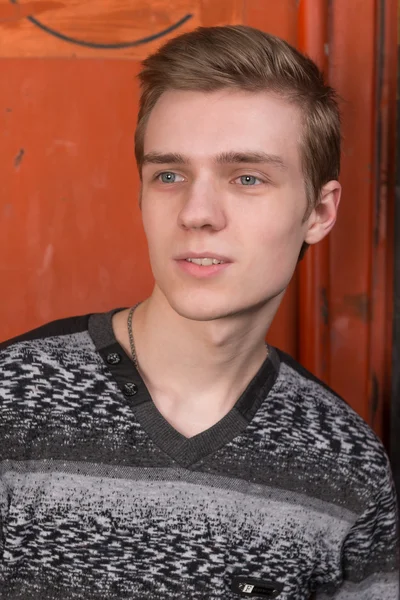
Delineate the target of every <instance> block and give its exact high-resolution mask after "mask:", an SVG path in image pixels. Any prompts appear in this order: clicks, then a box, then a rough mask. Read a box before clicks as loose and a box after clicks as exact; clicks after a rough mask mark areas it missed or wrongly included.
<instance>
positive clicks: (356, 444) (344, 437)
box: [276, 350, 389, 479]
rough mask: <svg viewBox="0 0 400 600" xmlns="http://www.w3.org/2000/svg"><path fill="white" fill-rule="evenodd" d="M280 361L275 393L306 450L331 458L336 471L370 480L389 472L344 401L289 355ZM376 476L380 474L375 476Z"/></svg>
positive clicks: (376, 443)
mask: <svg viewBox="0 0 400 600" xmlns="http://www.w3.org/2000/svg"><path fill="white" fill-rule="evenodd" d="M277 351H278V354H279V358H280V370H279V376H278V379H277V382H276V394H277V395H278V397H280V398H281V400H282V403H284V405H285V408H286V410H288V411H289V412H290V413H291V424H292V428H293V429H292V431H293V432H296V434H299V435H300V438H301V439H302V440H303V442H304V447H305V449H306V451H308V452H311V453H314V454H319V455H320V456H321V458H322V457H325V458H326V457H330V458H331V459H332V460H333V461H334V462H335V463H336V464H337V467H338V469H343V470H345V471H347V470H348V472H349V475H350V473H351V474H353V475H357V476H359V477H362V478H363V477H365V478H366V479H370V478H371V476H372V475H373V472H374V471H376V475H377V478H378V479H380V477H381V476H382V473H383V472H386V471H387V470H388V466H389V465H388V458H387V454H386V451H385V448H384V446H383V444H382V442H381V440H380V439H379V437H378V436H377V435H376V433H375V432H374V431H373V430H372V428H371V427H370V426H369V425H368V423H367V422H366V421H365V420H364V419H363V418H362V417H361V416H360V415H359V414H358V413H357V412H356V410H354V409H353V408H352V406H351V405H350V402H351V399H347V400H345V399H344V398H342V397H341V396H340V395H339V394H338V393H337V392H336V391H334V390H333V389H332V388H331V387H329V386H328V385H327V384H326V383H324V382H323V381H322V380H320V379H319V378H318V377H316V376H315V375H313V374H312V373H311V372H310V371H308V370H307V369H306V368H304V367H303V366H302V365H301V364H300V363H298V362H297V361H296V360H295V359H293V358H292V357H291V356H289V355H288V354H286V353H285V352H282V351H281V350H277ZM378 473H379V474H378Z"/></svg>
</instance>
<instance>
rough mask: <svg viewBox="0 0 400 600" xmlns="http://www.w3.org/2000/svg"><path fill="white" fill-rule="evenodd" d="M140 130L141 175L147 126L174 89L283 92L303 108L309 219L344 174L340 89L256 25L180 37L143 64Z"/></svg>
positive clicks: (138, 157) (137, 145) (204, 30)
mask: <svg viewBox="0 0 400 600" xmlns="http://www.w3.org/2000/svg"><path fill="white" fill-rule="evenodd" d="M139 80H140V84H141V96H140V105H139V114H138V121H137V128H136V133H135V155H136V161H137V165H138V168H139V173H141V168H142V161H143V152H144V150H143V146H144V134H145V129H146V124H147V121H148V119H149V116H150V113H151V111H152V109H153V108H154V106H155V104H156V102H157V100H158V99H159V98H160V96H161V95H162V94H163V93H164V92H166V91H168V90H191V91H201V92H213V91H217V90H221V89H224V88H231V89H235V90H246V91H254V92H259V91H268V92H271V93H274V94H279V95H280V96H281V97H282V98H285V99H287V100H288V101H289V102H292V103H294V104H295V105H297V106H298V107H299V108H300V109H301V114H302V125H303V130H302V136H301V139H300V153H301V163H302V170H303V175H304V182H305V192H306V197H307V203H308V206H307V212H306V215H305V219H307V218H308V216H309V214H310V213H311V212H312V210H313V208H314V207H315V206H316V205H317V204H318V202H319V199H320V193H321V188H322V186H323V185H324V184H325V183H327V182H328V181H330V180H332V179H337V178H338V176H339V170H340V142H341V136H340V115H339V108H338V102H337V95H336V93H335V91H334V90H333V89H332V88H331V87H329V86H328V85H326V84H325V82H324V78H323V75H322V73H321V72H320V71H319V69H318V67H317V66H316V64H315V63H314V62H313V61H312V60H311V59H309V58H308V57H306V56H304V55H303V54H301V53H300V52H298V51H297V50H296V49H295V48H293V47H292V46H290V45H289V44H288V43H287V42H285V41H284V40H282V39H280V38H278V37H275V36H273V35H270V34H268V33H265V32H263V31H260V30H258V29H254V28H253V27H248V26H245V25H229V26H224V27H199V28H197V29H196V30H194V31H190V32H188V33H184V34H182V35H180V36H178V37H175V38H172V39H171V40H169V41H168V42H167V43H166V44H164V45H163V46H162V47H161V48H160V49H159V50H158V51H157V52H155V53H154V54H152V55H150V56H149V57H148V58H146V60H144V62H143V68H142V71H141V72H140V74H139Z"/></svg>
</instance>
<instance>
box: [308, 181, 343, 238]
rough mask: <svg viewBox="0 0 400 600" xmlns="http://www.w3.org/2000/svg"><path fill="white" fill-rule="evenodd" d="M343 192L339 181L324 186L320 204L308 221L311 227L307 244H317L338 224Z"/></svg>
mask: <svg viewBox="0 0 400 600" xmlns="http://www.w3.org/2000/svg"><path fill="white" fill-rule="evenodd" d="M341 192H342V186H341V185H340V183H339V182H338V181H334V180H332V181H328V183H326V184H325V185H324V186H323V188H322V190H321V195H320V201H319V204H318V205H317V206H316V207H315V208H314V209H313V211H312V213H311V215H310V217H309V218H308V219H307V221H308V223H309V227H308V229H307V231H306V235H305V238H304V241H305V243H306V244H316V243H318V242H320V241H321V240H322V239H323V238H324V237H325V236H326V235H328V233H329V232H330V230H331V229H332V227H333V226H334V224H335V223H336V217H337V211H338V207H339V202H340V195H341Z"/></svg>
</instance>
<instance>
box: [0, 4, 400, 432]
mask: <svg viewBox="0 0 400 600" xmlns="http://www.w3.org/2000/svg"><path fill="white" fill-rule="evenodd" d="M396 19H397V7H396V1H395V0H351V1H349V0H335V2H330V1H328V0H300V1H299V0H279V1H277V0H219V1H218V2H217V1H215V0H154V1H150V0H136V1H135V0H114V2H112V3H111V2H107V1H106V0H38V1H36V0H34V1H29V2H28V1H27V0H18V1H17V0H0V160H1V166H2V172H1V176H0V190H1V195H0V257H1V258H0V269H1V293H0V339H7V338H9V337H12V336H14V335H17V334H19V333H22V332H23V331H26V330H28V329H31V328H33V327H36V326H38V325H40V324H42V323H45V322H47V321H50V320H53V319H57V318H61V317H66V316H70V315H74V314H84V313H88V312H94V311H102V310H107V309H109V308H112V307H113V306H128V305H131V304H133V303H135V302H136V301H139V300H141V299H143V298H145V297H146V296H148V295H149V294H150V293H151V290H152V287H153V279H152V274H151V270H150V266H149V262H148V257H147V247H146V240H145V236H144V232H143V229H142V225H141V217H140V210H139V207H138V198H137V193H138V177H137V173H136V169H135V162H134V149H133V134H134V129H135V122H136V111H137V103H138V85H137V82H136V80H135V75H136V74H137V72H138V70H139V67H140V61H141V60H142V59H143V58H144V57H145V56H146V55H147V54H148V53H150V52H152V51H154V50H155V49H156V48H157V47H158V46H159V45H160V44H161V43H163V42H164V41H166V40H167V39H168V38H169V37H171V36H173V35H176V34H178V33H181V32H184V31H188V30H191V29H193V28H195V27H197V26H198V25H225V24H235V23H245V24H248V25H252V26H255V27H258V28H260V29H263V30H265V31H268V32H270V33H273V34H275V35H278V36H281V37H283V38H284V39H286V40H287V41H288V42H290V43H291V44H293V45H295V46H297V47H299V48H300V49H301V50H302V51H304V52H306V53H308V54H309V55H310V56H311V57H312V58H314V60H316V61H317V62H318V63H319V64H320V65H321V67H322V68H324V70H325V72H326V73H327V75H328V79H329V81H330V83H331V84H332V85H333V86H334V87H336V89H337V90H338V92H339V93H340V95H341V96H342V98H343V105H342V112H343V135H344V144H343V163H342V165H343V166H342V175H341V182H342V184H343V188H344V192H343V197H342V204H341V208H340V214H339V219H338V223H337V225H336V228H335V230H334V231H333V233H332V234H331V236H330V238H329V240H327V241H326V243H325V242H324V243H323V244H321V245H320V246H319V247H317V248H313V249H312V250H311V251H310V252H309V253H308V255H307V256H306V259H305V260H304V262H303V263H302V264H301V266H300V268H299V270H298V273H297V274H296V276H295V278H294V280H293V282H292V283H291V285H290V287H289V289H288V292H287V294H286V297H285V299H284V302H283V304H282V306H281V308H280V311H279V313H278V316H277V318H276V320H275V322H274V324H273V326H272V329H271V331H270V333H269V335H268V340H269V341H270V342H271V343H273V344H275V345H277V346H280V347H281V348H282V349H284V350H286V351H288V352H289V353H291V354H292V355H293V356H295V357H296V358H297V359H299V360H300V361H301V362H302V363H303V364H304V365H305V366H306V367H308V368H310V369H311V370H312V371H313V372H314V373H315V374H316V375H318V376H320V377H321V378H323V379H324V380H325V381H326V382H327V383H328V384H329V385H331V386H332V387H333V388H334V389H335V390H336V391H337V392H338V393H339V394H341V395H342V396H343V397H344V398H345V399H346V400H347V401H348V402H349V403H350V404H351V405H352V406H353V407H354V408H355V409H356V410H357V411H358V412H359V413H360V414H361V415H362V416H363V417H364V418H365V419H366V420H367V421H368V422H369V423H370V424H371V425H372V426H373V427H374V428H375V430H376V431H377V432H378V434H379V435H381V436H382V437H383V438H384V440H385V441H386V442H387V438H386V431H387V429H388V416H387V415H388V411H389V409H390V376H391V373H390V354H391V324H392V296H391V289H392V275H393V274H392V265H393V261H392V243H393V240H392V229H391V224H392V222H393V198H394V141H395V140H394V131H395V103H396V43H397V39H396V38H397V32H396Z"/></svg>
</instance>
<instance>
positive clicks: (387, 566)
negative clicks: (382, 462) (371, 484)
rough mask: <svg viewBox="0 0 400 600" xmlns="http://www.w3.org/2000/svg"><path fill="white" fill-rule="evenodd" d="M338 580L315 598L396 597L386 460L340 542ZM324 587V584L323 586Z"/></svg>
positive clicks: (395, 521)
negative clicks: (372, 490)
mask: <svg viewBox="0 0 400 600" xmlns="http://www.w3.org/2000/svg"><path fill="white" fill-rule="evenodd" d="M341 571H342V573H341V580H340V581H339V582H337V586H336V589H335V590H334V589H332V588H331V590H329V592H328V591H327V590H326V591H324V592H320V593H318V592H317V593H316V595H315V598H316V600H325V599H326V600H328V599H330V600H399V599H400V592H399V589H400V588H399V515H398V504H397V498H396V491H395V487H394V482H393V477H392V473H391V470H390V466H389V461H388V460H387V466H386V470H385V474H384V476H383V477H382V480H381V481H380V482H379V484H378V485H376V488H375V493H374V497H373V498H372V499H371V500H370V502H369V504H368V506H367V508H366V509H365V511H364V512H363V513H362V514H361V515H360V517H359V518H358V519H357V521H356V522H355V523H354V525H353V526H352V527H351V529H350V530H349V532H348V534H347V536H346V538H345V540H344V542H343V546H342V563H341ZM325 589H326V588H325Z"/></svg>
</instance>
